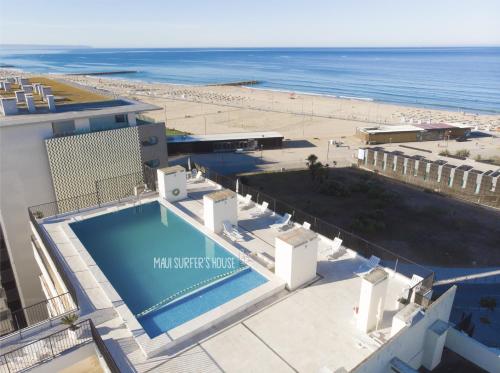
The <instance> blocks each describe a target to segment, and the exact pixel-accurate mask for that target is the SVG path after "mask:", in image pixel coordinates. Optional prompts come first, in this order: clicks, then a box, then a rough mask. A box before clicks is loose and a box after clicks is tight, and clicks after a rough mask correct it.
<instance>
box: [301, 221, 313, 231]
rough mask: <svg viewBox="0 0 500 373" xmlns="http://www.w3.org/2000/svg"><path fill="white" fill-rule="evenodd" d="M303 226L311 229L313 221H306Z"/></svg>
mask: <svg viewBox="0 0 500 373" xmlns="http://www.w3.org/2000/svg"><path fill="white" fill-rule="evenodd" d="M302 226H303V227H304V228H305V229H311V223H308V222H307V221H305V222H304V223H303V224H302Z"/></svg>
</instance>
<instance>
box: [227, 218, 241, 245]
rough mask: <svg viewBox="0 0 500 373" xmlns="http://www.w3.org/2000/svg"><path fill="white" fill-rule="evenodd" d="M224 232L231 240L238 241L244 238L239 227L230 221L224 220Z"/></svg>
mask: <svg viewBox="0 0 500 373" xmlns="http://www.w3.org/2000/svg"><path fill="white" fill-rule="evenodd" d="M222 233H223V234H224V236H226V237H228V238H229V239H230V240H231V241H237V240H242V239H243V236H242V234H241V233H240V232H239V231H238V228H237V227H235V226H234V225H232V224H231V223H230V222H228V221H223V222H222Z"/></svg>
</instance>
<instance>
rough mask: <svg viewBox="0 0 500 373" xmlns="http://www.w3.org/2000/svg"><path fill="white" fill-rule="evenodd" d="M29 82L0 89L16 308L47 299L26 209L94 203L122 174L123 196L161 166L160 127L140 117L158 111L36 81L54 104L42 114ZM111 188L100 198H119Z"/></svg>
mask: <svg viewBox="0 0 500 373" xmlns="http://www.w3.org/2000/svg"><path fill="white" fill-rule="evenodd" d="M23 82H24V83H26V80H24V81H23ZM36 83H37V81H36V79H35V80H33V79H30V82H29V87H31V89H28V88H27V87H28V86H27V85H23V86H22V87H21V86H18V85H16V83H12V84H11V85H10V86H9V87H8V88H9V89H8V90H6V89H3V90H0V101H1V105H0V109H1V110H0V228H1V229H2V232H3V237H4V241H5V244H6V249H7V252H8V254H9V256H10V261H11V265H12V269H13V273H14V277H15V280H16V283H17V286H18V290H19V293H20V297H21V302H22V306H23V307H30V306H31V305H33V304H36V303H37V302H40V301H42V300H44V299H45V298H46V295H47V291H46V289H43V284H41V283H40V279H39V275H40V270H39V268H38V266H37V264H36V262H35V257H34V254H33V250H34V248H33V244H32V242H31V239H30V228H29V222H28V220H27V219H26V211H27V208H28V207H29V206H33V205H39V204H43V203H48V202H52V201H55V200H68V199H71V198H73V197H74V196H75V195H76V194H75V193H78V195H81V194H88V195H89V197H88V198H89V199H95V198H96V197H95V196H92V194H93V193H94V194H95V193H96V188H97V187H98V184H99V181H100V180H104V179H106V180H109V179H110V178H116V177H120V176H121V175H129V176H123V177H122V178H121V179H120V184H121V185H122V189H123V188H127V189H129V188H131V187H133V185H135V184H137V183H138V181H139V180H141V179H142V172H143V164H144V163H146V164H149V165H151V166H152V167H157V166H164V165H166V163H167V152H166V140H165V128H164V124H163V123H148V122H147V121H145V120H141V116H140V115H139V114H140V113H142V112H145V111H150V110H157V109H159V108H158V107H156V106H154V105H149V104H145V103H141V102H137V101H133V100H125V99H115V98H113V97H109V96H106V95H103V94H101V93H96V92H90V91H87V90H84V89H82V88H80V87H77V86H75V85H70V84H65V83H64V82H61V81H55V80H54V81H52V80H49V79H45V78H43V82H41V83H43V85H44V86H45V88H46V89H45V91H46V92H48V91H49V87H50V91H51V92H50V93H52V95H53V97H52V99H51V101H50V102H53V103H54V105H55V108H51V109H49V107H48V106H47V105H48V104H47V102H46V101H44V98H43V97H42V95H40V94H38V93H37V91H36ZM3 86H4V85H3ZM33 88H35V89H33ZM19 89H26V90H27V91H30V93H29V94H28V95H27V96H26V97H27V100H26V101H25V102H16V101H15V99H12V97H14V91H16V90H19ZM45 91H44V92H45ZM111 183H112V182H111V181H108V182H105V181H103V182H101V183H100V184H99V187H100V188H101V189H102V190H101V191H100V192H101V194H102V198H112V197H113V195H114V194H116V193H121V192H123V191H122V190H119V189H116V190H112V186H111V185H110V184H111ZM78 203H82V204H83V203H84V201H79V202H78ZM73 206H76V205H72V207H73ZM42 290H43V291H42Z"/></svg>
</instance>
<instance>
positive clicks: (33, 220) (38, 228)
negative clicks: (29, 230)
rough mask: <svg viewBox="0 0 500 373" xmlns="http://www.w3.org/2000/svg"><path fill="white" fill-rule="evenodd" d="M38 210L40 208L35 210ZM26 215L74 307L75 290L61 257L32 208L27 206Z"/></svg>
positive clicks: (75, 301)
mask: <svg viewBox="0 0 500 373" xmlns="http://www.w3.org/2000/svg"><path fill="white" fill-rule="evenodd" d="M36 211H40V210H36ZM28 215H29V218H30V221H31V223H32V224H33V227H34V228H35V230H36V232H37V233H38V237H40V240H41V241H42V244H43V246H44V247H45V249H46V252H47V253H48V254H49V256H50V259H51V260H52V263H54V266H55V267H56V270H57V272H58V273H59V276H60V277H61V279H62V281H63V282H64V285H65V286H66V289H67V290H68V293H69V294H70V295H71V298H72V299H73V302H74V304H75V306H76V307H78V298H77V296H76V290H75V288H74V286H73V284H72V282H71V280H70V279H69V277H68V275H67V271H66V270H65V268H64V264H63V262H62V259H61V258H60V257H59V255H58V254H57V253H56V252H55V251H54V248H53V246H52V244H51V242H49V239H48V237H47V235H46V233H45V230H44V229H43V228H42V227H41V226H40V224H39V223H38V221H37V218H36V217H35V215H34V212H33V211H32V208H31V207H29V208H28Z"/></svg>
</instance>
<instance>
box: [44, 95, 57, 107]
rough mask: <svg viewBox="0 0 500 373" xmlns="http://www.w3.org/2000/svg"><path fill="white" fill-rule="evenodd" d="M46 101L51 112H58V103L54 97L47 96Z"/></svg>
mask: <svg viewBox="0 0 500 373" xmlns="http://www.w3.org/2000/svg"><path fill="white" fill-rule="evenodd" d="M45 100H46V101H47V104H48V105H49V110H50V111H56V102H55V101H54V95H46V96H45Z"/></svg>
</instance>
